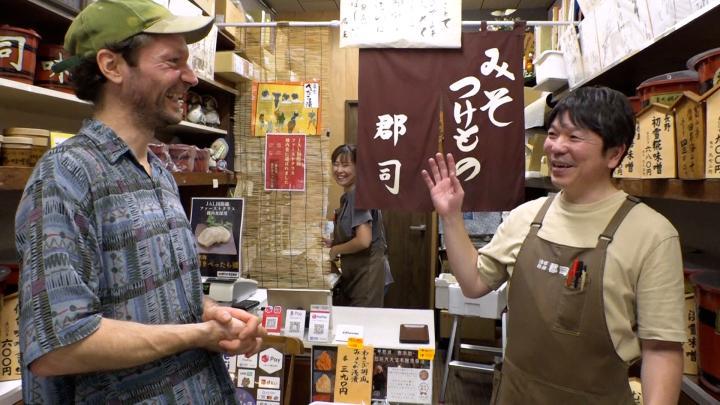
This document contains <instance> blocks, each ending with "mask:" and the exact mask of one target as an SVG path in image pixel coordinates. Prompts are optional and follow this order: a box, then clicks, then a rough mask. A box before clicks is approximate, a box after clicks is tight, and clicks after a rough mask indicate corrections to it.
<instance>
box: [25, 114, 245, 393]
mask: <svg viewBox="0 0 720 405" xmlns="http://www.w3.org/2000/svg"><path fill="white" fill-rule="evenodd" d="M148 155H149V156H148V160H149V163H150V165H151V167H152V173H153V175H152V176H149V175H148V174H147V173H146V172H145V170H144V169H143V168H142V166H140V164H139V162H138V161H137V159H136V158H135V157H134V155H133V153H132V152H131V150H130V149H129V147H128V145H127V144H126V143H125V142H124V141H122V140H121V139H120V138H119V137H118V136H117V135H116V134H115V133H114V132H113V130H112V129H110V128H108V127H107V126H105V125H103V124H102V123H101V122H99V121H96V120H87V121H85V122H84V124H83V127H82V129H81V130H80V132H79V133H78V134H77V135H76V136H74V137H73V138H71V139H69V140H67V141H65V142H64V143H63V144H61V145H59V146H58V147H56V148H54V149H52V150H51V151H50V152H48V153H47V154H46V155H45V156H44V157H43V158H42V159H41V160H40V162H39V163H38V164H37V166H36V168H35V170H34V172H33V174H32V176H31V177H30V180H29V181H28V184H27V186H26V188H25V192H24V194H23V197H22V199H21V201H20V205H19V207H18V211H17V214H16V218H15V231H16V243H17V248H18V252H20V255H21V256H22V274H21V280H20V309H19V311H20V314H19V318H20V319H19V322H20V347H21V352H22V367H23V369H22V373H23V381H22V383H23V399H24V401H25V403H27V404H36V403H48V404H68V403H92V404H98V403H103V404H106V403H111V404H112V403H118V404H119V403H138V402H144V403H153V404H168V403H173V404H174V403H183V404H184V403H195V404H224V403H235V402H236V401H235V399H234V389H233V387H232V383H231V381H230V378H229V375H228V372H227V369H226V368H225V365H224V362H223V360H222V356H221V355H220V354H217V353H211V352H208V351H205V350H201V349H196V350H189V351H186V352H182V353H178V354H176V355H173V356H169V357H166V358H163V359H160V360H157V361H154V362H152V363H149V364H146V365H143V366H139V367H133V368H129V369H123V370H117V371H112V372H96V373H89V374H81V375H73V376H63V377H50V378H44V377H40V376H35V375H33V374H32V373H31V372H30V370H29V369H28V365H29V364H30V363H31V362H32V361H33V360H35V359H37V358H39V357H40V356H42V355H44V354H46V353H48V352H50V351H52V350H54V349H57V348H60V347H63V346H67V345H70V344H72V343H75V342H77V341H79V340H82V339H83V338H85V337H87V336H88V335H90V334H92V333H93V332H94V331H95V330H96V329H97V328H98V326H99V324H100V319H101V318H102V317H105V318H112V319H118V320H125V321H132V322H139V323H144V324H183V323H193V322H200V321H201V319H202V299H203V296H202V288H201V281H200V272H199V268H198V259H197V252H196V249H195V244H194V240H193V236H192V233H191V230H190V225H189V222H188V220H187V216H186V215H185V212H184V211H183V207H182V205H181V204H180V199H179V196H178V189H177V185H176V183H175V180H174V179H173V177H172V174H171V173H169V172H168V171H167V170H166V169H165V168H163V166H162V163H161V162H160V160H159V159H158V158H157V157H156V156H155V155H153V154H152V153H148ZM97 361H98V362H102V361H103V359H97Z"/></svg>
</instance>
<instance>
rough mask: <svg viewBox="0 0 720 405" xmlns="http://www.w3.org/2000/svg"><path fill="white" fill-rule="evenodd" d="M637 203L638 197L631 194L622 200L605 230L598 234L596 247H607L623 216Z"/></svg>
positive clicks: (638, 201)
mask: <svg viewBox="0 0 720 405" xmlns="http://www.w3.org/2000/svg"><path fill="white" fill-rule="evenodd" d="M639 203H640V199H639V198H637V197H635V196H632V195H628V196H627V199H626V200H625V201H623V203H622V205H621V206H620V208H618V210H617V212H616V213H615V215H614V216H613V217H612V219H611V220H610V223H609V224H608V225H607V227H606V228H605V230H604V231H603V232H602V233H601V234H600V236H598V244H597V247H599V248H603V249H607V247H608V245H609V244H610V242H612V240H613V236H615V232H616V231H617V229H618V228H619V227H620V224H621V223H622V221H623V220H624V219H625V216H626V215H627V214H628V213H629V212H630V210H631V209H633V208H634V207H635V206H636V205H637V204H639Z"/></svg>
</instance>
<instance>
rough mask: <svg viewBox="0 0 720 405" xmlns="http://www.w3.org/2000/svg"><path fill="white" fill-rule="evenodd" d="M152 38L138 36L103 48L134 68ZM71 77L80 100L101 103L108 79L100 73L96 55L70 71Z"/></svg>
mask: <svg viewBox="0 0 720 405" xmlns="http://www.w3.org/2000/svg"><path fill="white" fill-rule="evenodd" d="M151 37H152V36H151V35H149V34H137V35H133V36H132V37H130V38H128V39H126V40H124V41H120V42H118V43H115V44H110V45H107V46H105V47H103V48H104V49H108V50H110V51H112V52H115V53H119V54H121V55H122V57H123V59H125V60H126V61H127V63H128V65H130V66H133V67H134V66H137V63H138V53H139V52H138V51H139V50H140V48H142V47H143V46H145V45H146V44H147V43H148V42H150V38H151ZM70 75H71V77H72V84H73V88H74V89H75V95H77V97H78V98H79V99H82V100H86V101H90V102H92V103H93V104H97V103H98V101H100V100H99V98H100V90H101V89H102V86H103V84H105V82H106V81H107V79H106V78H105V76H104V75H103V74H102V72H100V68H99V67H98V65H97V61H96V60H95V55H92V56H89V57H86V58H83V59H82V60H81V61H80V64H79V65H77V66H76V67H74V68H73V69H72V70H71V71H70Z"/></svg>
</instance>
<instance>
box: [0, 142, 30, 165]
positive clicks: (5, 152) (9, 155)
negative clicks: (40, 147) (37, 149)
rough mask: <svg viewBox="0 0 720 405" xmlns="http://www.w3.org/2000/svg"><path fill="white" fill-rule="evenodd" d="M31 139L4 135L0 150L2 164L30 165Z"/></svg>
mask: <svg viewBox="0 0 720 405" xmlns="http://www.w3.org/2000/svg"><path fill="white" fill-rule="evenodd" d="M32 145H33V141H32V139H31V138H28V137H24V136H5V137H4V139H3V145H2V149H1V150H0V164H2V166H19V167H32V165H31V164H30V156H31V154H32Z"/></svg>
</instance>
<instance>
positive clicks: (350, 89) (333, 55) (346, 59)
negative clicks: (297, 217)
mask: <svg viewBox="0 0 720 405" xmlns="http://www.w3.org/2000/svg"><path fill="white" fill-rule="evenodd" d="M339 18H340V12H339V11H338V12H314V13H286V14H280V15H278V18H277V20H278V21H332V20H337V19H339ZM338 32H339V30H337V29H331V30H330V82H329V83H328V86H327V90H328V91H329V92H330V95H329V103H328V104H329V105H328V106H327V112H328V119H327V122H326V123H325V124H323V126H324V127H325V128H326V130H327V131H328V133H329V137H330V143H329V148H328V150H329V151H330V152H332V151H333V150H335V148H336V147H337V146H339V145H342V144H344V143H345V101H346V100H357V98H358V61H359V59H358V55H359V53H358V49H357V48H340V46H339V45H340V39H339V38H338ZM328 170H331V167H330V166H329V165H328ZM342 193H343V189H342V188H341V187H339V186H338V185H337V184H335V181H331V182H330V186H329V188H328V214H327V215H328V219H332V213H333V212H334V210H335V208H338V207H339V205H340V196H341V195H342Z"/></svg>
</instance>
